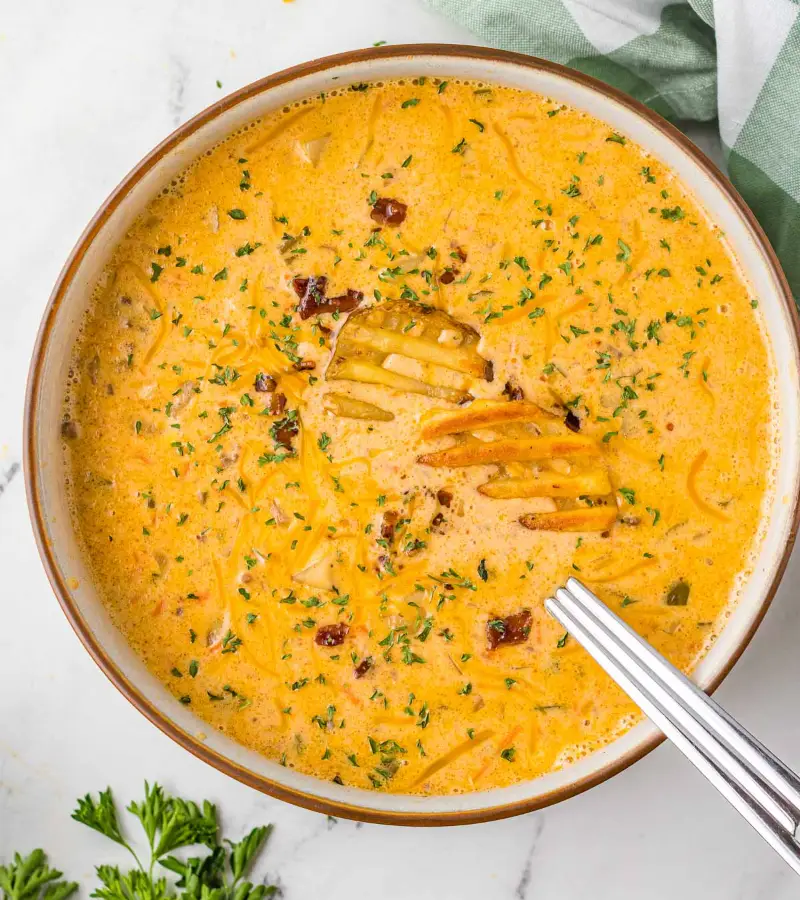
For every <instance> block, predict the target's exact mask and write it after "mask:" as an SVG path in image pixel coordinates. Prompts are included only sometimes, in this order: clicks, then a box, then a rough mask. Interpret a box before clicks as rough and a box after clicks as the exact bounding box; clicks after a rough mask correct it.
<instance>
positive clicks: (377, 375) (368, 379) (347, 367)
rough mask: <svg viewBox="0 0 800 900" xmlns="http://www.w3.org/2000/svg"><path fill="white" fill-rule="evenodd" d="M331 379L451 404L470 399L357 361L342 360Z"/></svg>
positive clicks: (465, 395)
mask: <svg viewBox="0 0 800 900" xmlns="http://www.w3.org/2000/svg"><path fill="white" fill-rule="evenodd" d="M326 377H329V376H326ZM333 377H335V378H336V379H346V380H349V381H360V382H362V383H363V384H382V385H384V386H385V387H390V388H394V390H396V391H404V392H406V393H409V394H425V395H426V396H427V397H433V398H435V399H437V400H449V401H450V402H451V403H463V402H464V401H465V400H469V399H471V396H472V395H471V394H468V393H467V392H466V391H458V390H456V389H455V388H448V387H440V386H438V385H433V384H428V383H427V382H426V381H419V380H418V379H416V378H409V377H408V376H407V375H400V374H398V373H397V372H390V371H389V370H388V369H384V368H382V367H381V366H379V365H376V364H375V363H371V362H362V361H361V360H358V359H348V360H344V361H343V362H342V363H341V364H340V365H339V366H338V367H337V374H336V375H335V376H333Z"/></svg>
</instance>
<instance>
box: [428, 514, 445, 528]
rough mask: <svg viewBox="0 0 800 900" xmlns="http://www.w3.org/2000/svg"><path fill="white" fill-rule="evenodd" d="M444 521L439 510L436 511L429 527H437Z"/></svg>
mask: <svg viewBox="0 0 800 900" xmlns="http://www.w3.org/2000/svg"><path fill="white" fill-rule="evenodd" d="M442 522H444V515H443V514H442V513H440V512H437V513H436V515H435V516H434V517H433V518H432V519H431V528H439V527H440V526H441V524H442Z"/></svg>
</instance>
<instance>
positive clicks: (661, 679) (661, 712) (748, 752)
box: [545, 578, 800, 874]
mask: <svg viewBox="0 0 800 900" xmlns="http://www.w3.org/2000/svg"><path fill="white" fill-rule="evenodd" d="M545 607H546V609H547V611H548V612H549V613H550V614H551V615H552V616H553V617H554V618H556V619H557V620H558V621H559V622H560V623H561V624H562V625H563V626H564V628H566V629H567V631H568V632H569V633H570V634H571V635H572V637H574V638H575V640H577V641H578V643H579V644H581V645H582V646H583V648H584V649H585V650H586V651H587V652H588V653H589V654H590V655H591V656H592V657H593V658H594V659H595V660H596V661H597V662H598V663H599V664H600V665H601V666H602V668H603V669H605V671H606V672H607V673H608V674H609V675H610V676H611V677H612V678H613V679H614V681H616V682H617V684H618V685H619V686H620V687H621V688H622V689H623V690H624V691H625V692H626V693H627V694H628V695H629V696H630V697H631V699H632V700H634V701H635V702H636V703H637V704H638V705H639V706H640V707H641V709H642V710H643V711H644V712H645V713H646V714H647V716H648V717H649V718H650V719H651V720H652V721H653V722H654V723H655V724H656V725H657V726H658V727H659V728H660V729H661V730H662V731H663V732H664V734H665V735H666V736H667V737H668V738H670V740H671V741H672V742H673V743H674V744H675V745H676V746H677V747H678V749H679V750H681V751H682V753H683V754H684V756H686V757H687V758H688V759H689V760H690V761H691V762H692V763H693V764H694V765H695V766H696V767H697V768H698V769H699V770H700V771H701V772H702V773H703V775H705V776H706V778H707V779H708V780H709V781H710V782H711V783H712V784H713V785H714V787H716V788H717V790H718V791H719V792H720V793H721V794H722V795H723V796H724V797H725V798H726V799H727V800H728V801H730V803H731V804H732V805H733V806H734V807H735V808H736V809H737V810H738V811H739V812H740V813H741V814H742V815H743V816H744V818H745V819H747V821H748V822H749V823H750V824H751V825H752V826H753V828H755V830H756V831H757V832H758V833H759V834H760V835H761V837H763V838H764V840H765V841H766V842H767V843H768V844H769V845H770V846H771V847H772V849H773V850H775V851H776V853H778V854H779V855H780V856H782V857H783V859H784V860H786V862H787V863H789V865H790V866H791V867H792V868H793V869H794V871H795V872H797V873H798V874H800V842H798V825H800V778H798V776H797V775H796V774H795V773H794V772H793V771H792V770H791V769H790V768H789V767H788V766H786V765H784V763H782V762H781V761H780V760H779V759H778V758H777V757H776V756H775V755H774V754H772V753H771V752H770V751H769V750H768V749H767V748H766V747H765V746H764V745H763V744H761V743H759V741H757V740H756V739H755V738H754V737H753V736H752V735H751V734H750V733H749V732H748V731H746V730H745V729H744V728H742V726H741V725H740V724H739V723H738V722H737V721H736V720H735V719H733V718H732V717H731V716H730V715H728V713H727V712H725V710H724V709H722V707H721V706H720V705H719V704H718V703H715V702H714V700H712V699H711V698H710V697H708V696H706V694H704V693H703V692H702V691H701V690H700V689H699V688H698V687H696V686H695V685H694V684H693V683H692V682H691V681H690V680H689V679H688V678H687V677H686V676H685V675H684V674H683V673H682V672H679V671H678V670H677V669H676V668H675V667H674V666H673V665H672V664H671V663H669V662H667V660H666V659H664V657H663V656H662V655H661V654H660V653H658V651H656V650H654V649H653V647H651V646H650V644H648V643H647V641H645V640H643V639H642V638H641V637H639V635H638V634H636V632H635V631H633V630H632V629H631V628H630V627H629V626H628V625H626V624H625V622H623V621H622V619H620V618H619V616H617V615H616V614H615V613H613V612H612V611H611V610H610V609H609V608H608V607H607V606H606V605H605V604H604V603H603V602H602V601H601V600H600V599H599V598H598V597H596V596H595V595H594V594H593V593H592V592H591V591H590V590H589V589H588V588H587V587H586V586H585V585H583V584H581V582H580V581H578V580H577V579H576V578H570V579H569V581H567V584H566V587H564V588H559V589H558V590H557V591H556V592H555V596H554V597H551V598H550V599H548V600H546V601H545Z"/></svg>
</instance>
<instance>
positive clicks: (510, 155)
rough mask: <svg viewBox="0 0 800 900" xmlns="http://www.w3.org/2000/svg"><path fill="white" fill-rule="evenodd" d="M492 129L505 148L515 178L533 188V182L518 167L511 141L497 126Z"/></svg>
mask: <svg viewBox="0 0 800 900" xmlns="http://www.w3.org/2000/svg"><path fill="white" fill-rule="evenodd" d="M492 127H493V128H494V131H495V134H496V135H497V136H498V137H499V138H500V140H501V141H502V142H503V146H504V147H505V149H506V153H507V154H508V163H509V165H510V166H511V168H512V169H513V171H514V174H515V175H516V176H517V178H519V179H520V181H524V182H525V184H527V185H530V186H531V187H534V184H533V182H532V181H531V180H530V178H528V176H527V175H526V174H525V173H524V172H523V171H522V169H521V168H520V167H519V162H518V161H517V153H516V150H514V145H513V144H512V143H511V139H510V138H509V137H508V135H507V134H506V133H505V132H504V131H503V130H502V129H501V128H500V126H499V125H493V126H492Z"/></svg>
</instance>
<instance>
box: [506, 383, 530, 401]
mask: <svg viewBox="0 0 800 900" xmlns="http://www.w3.org/2000/svg"><path fill="white" fill-rule="evenodd" d="M503 396H504V397H508V399H509V400H524V399H525V392H524V391H523V390H522V388H521V387H520V386H519V385H517V384H513V383H512V382H510V381H507V382H506V386H505V387H504V388H503Z"/></svg>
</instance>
